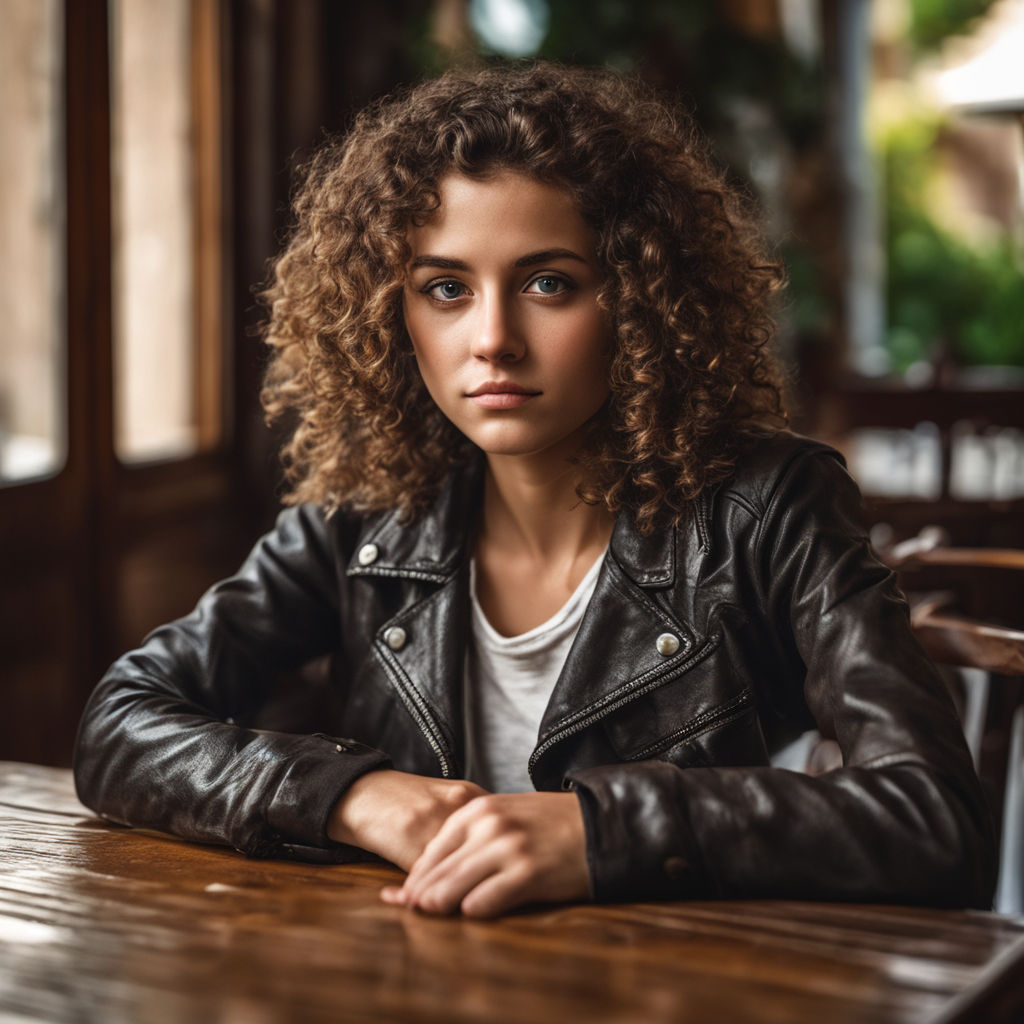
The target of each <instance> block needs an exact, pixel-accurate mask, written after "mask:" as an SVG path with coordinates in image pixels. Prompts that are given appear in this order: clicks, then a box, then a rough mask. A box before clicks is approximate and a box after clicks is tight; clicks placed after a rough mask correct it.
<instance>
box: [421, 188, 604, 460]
mask: <svg viewBox="0 0 1024 1024" xmlns="http://www.w3.org/2000/svg"><path fill="white" fill-rule="evenodd" d="M440 195H441V206H440V208H439V210H438V211H437V213H436V214H435V215H434V216H433V217H432V218H431V219H430V221H429V222H428V223H427V224H425V225H423V226H422V227H416V228H412V229H411V230H410V232H409V242H410V246H411V249H412V258H411V261H410V264H409V268H408V274H407V279H406V285H405V291H404V300H403V301H404V311H405V324H406V328H407V329H408V332H409V336H410V338H411V339H412V344H413V348H414V350H415V353H416V360H417V363H418V365H419V369H420V373H421V374H422V375H423V380H424V382H425V383H426V386H427V389H428V390H429V391H430V394H431V395H432V397H433V399H434V401H435V402H436V403H437V404H438V406H439V407H440V409H441V411H442V412H443V413H444V414H445V416H447V417H448V419H450V420H451V421H452V423H454V424H455V426H456V427H458V428H459V430H461V431H462V433H463V434H465V435H466V436H467V437H468V438H469V439H470V440H471V441H472V442H473V443H474V444H476V445H477V446H478V447H480V448H481V449H483V451H484V452H486V453H487V454H488V456H489V457H492V458H496V457H504V456H521V457H526V456H535V455H541V454H543V455H544V456H546V457H555V458H567V457H569V456H571V455H572V454H574V453H575V452H576V451H577V450H578V448H579V445H580V441H581V438H582V436H583V428H584V424H585V423H586V421H587V420H588V419H590V417H591V416H593V415H594V413H595V412H597V410H598V409H599V408H600V407H601V405H602V403H603V402H604V400H605V398H606V396H607V394H608V371H609V365H610V353H611V340H610V331H609V328H608V324H607V321H606V318H605V316H604V314H603V313H602V312H601V310H600V309H599V308H598V305H597V291H598V287H599V285H600V283H601V273H600V269H599V267H598V263H597V256H596V253H595V250H594V239H593V233H592V232H591V230H590V229H589V227H588V226H587V224H586V223H585V222H584V220H583V218H582V217H581V216H580V214H579V212H578V211H577V210H576V207H575V205H574V204H573V201H572V199H571V198H570V196H569V194H568V193H567V192H565V191H563V190H562V189H560V188H556V187H554V186H551V185H545V184H541V183H540V182H537V181H533V180H532V179H530V178H526V177H524V176H523V175H520V174H515V173H512V172H504V173H501V174H498V175H495V176H494V177H491V178H488V179H486V180H476V179H472V178H467V177H464V176H462V175H454V174H453V175H449V176H448V177H446V178H444V179H443V180H442V182H441V187H440Z"/></svg>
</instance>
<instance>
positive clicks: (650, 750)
mask: <svg viewBox="0 0 1024 1024" xmlns="http://www.w3.org/2000/svg"><path fill="white" fill-rule="evenodd" d="M753 703H754V694H753V692H752V691H751V690H744V691H743V692H742V693H741V694H740V695H739V696H738V697H736V698H735V699H734V700H731V701H729V703H728V704H723V705H722V706H721V707H719V708H715V709H714V710H712V711H707V712H705V713H704V714H703V715H698V716H697V717H696V718H695V719H694V720H693V721H692V722H690V723H689V724H688V725H687V726H686V727H685V728H683V729H677V730H676V731H675V732H674V733H672V734H671V735H669V736H663V737H662V738H661V739H660V740H658V741H657V742H656V743H649V744H648V745H647V746H646V747H643V748H641V749H640V750H638V751H636V752H635V753H633V754H630V755H629V758H628V759H629V760H630V761H643V760H644V759H645V758H648V757H651V756H652V755H654V754H658V753H661V751H663V750H667V749H668V748H669V747H674V746H675V745H676V744H677V743H681V742H682V741H683V740H687V739H692V738H693V737H694V736H699V735H700V734H701V733H704V732H707V731H708V730H709V729H713V728H714V727H715V726H718V725H725V724H726V723H727V722H731V721H732V720H733V719H734V718H739V717H740V715H742V714H743V713H744V712H745V711H746V710H747V709H748V708H749V707H751V706H752V705H753Z"/></svg>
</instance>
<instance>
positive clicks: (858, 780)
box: [75, 434, 995, 907]
mask: <svg viewBox="0 0 1024 1024" xmlns="http://www.w3.org/2000/svg"><path fill="white" fill-rule="evenodd" d="M478 486H479V483H478V481H476V480H474V479H473V478H472V476H471V475H470V476H467V477H466V478H460V479H457V480H456V481H455V482H454V483H453V484H452V485H451V486H450V487H449V488H448V489H447V490H446V491H445V492H444V493H443V494H442V496H441V497H440V498H439V499H438V500H437V502H436V503H435V505H434V507H433V508H432V509H431V511H430V512H429V513H428V514H426V515H425V516H424V517H421V518H420V519H418V520H417V521H416V522H415V523H414V524H412V525H409V526H403V525H402V524H401V523H400V522H399V519H398V517H397V516H396V515H393V514H381V515H376V516H372V517H368V518H367V519H365V520H359V519H357V518H352V517H346V516H344V515H341V514H339V515H336V516H334V517H332V518H330V519H326V520H325V517H324V515H323V514H322V512H321V511H320V510H319V509H318V508H317V507H314V506H305V507H300V508H297V509H290V510H288V511H285V512H284V513H283V514H282V515H281V517H280V519H279V521H278V524H277V527H276V529H275V530H274V531H273V532H271V533H270V534H268V535H267V536H266V537H264V538H263V539H262V540H261V541H260V542H259V543H258V544H257V545H256V547H255V549H254V551H253V553H252V555H251V556H250V557H249V559H248V560H247V562H246V563H245V565H244V566H243V568H242V569H241V570H240V571H239V573H238V575H236V576H235V577H233V578H231V579H229V580H226V581H225V582H223V583H220V584H218V585H217V586H215V587H213V588H212V589H211V590H210V591H209V592H208V593H207V594H206V595H205V596H204V597H203V598H202V600H201V601H200V602H199V605H198V606H197V608H196V610H195V611H194V612H193V613H192V614H191V615H189V616H188V617H186V618H184V619H181V620H179V621H177V622H174V623H172V624H170V625H168V626H165V627H163V628H161V629H158V630H157V631H156V632H154V633H153V634H152V635H151V636H150V637H149V638H148V639H147V640H146V641H145V643H144V644H143V646H142V647H140V648H139V649H138V650H135V651H133V652H131V653H129V654H127V655H125V656H124V657H123V658H121V659H120V660H119V661H117V662H116V663H115V664H114V665H113V667H112V668H111V669H110V671H109V672H108V674H107V675H106V676H105V677H104V679H103V681H102V682H101V683H100V685H99V686H98V687H97V689H96V691H95V692H94V694H93V696H92V699H91V701H90V703H89V705H88V707H87V709H86V712H85V715H84V719H83V722H82V726H81V730H80V734H79V738H78V744H77V749H76V754H75V778H76V782H77V785H78V791H79V795H80V797H81V799H82V800H83V801H84V802H85V803H86V804H87V805H89V806H90V807H92V808H93V809H95V810H96V811H97V812H99V813H100V814H101V815H104V816H105V817H107V818H109V819H112V820H114V821H117V822H121V823H125V824H131V825H136V826H145V827H149V828H158V829H163V830H168V831H171V832H174V833H177V834H178V835H181V836H185V837H188V838H190V839H196V840H202V841H209V842H218V843H229V844H231V845H233V846H235V847H237V848H238V849H239V850H242V851H244V852H245V853H247V854H250V855H253V856H293V857H303V858H309V859H323V860H342V859H346V858H351V857H352V856H356V855H358V854H357V852H356V851H353V850H352V849H351V848H346V847H343V846H338V845H337V844H333V843H331V841H330V840H329V839H328V838H327V836H326V832H325V829H326V822H327V817H328V814H329V811H330V809H331V808H332V806H333V805H334V803H335V802H336V801H337V799H338V798H339V796H340V795H341V794H342V793H343V791H344V790H345V788H346V787H347V786H348V785H350V784H351V783H352V782H353V781H354V780H355V779H356V778H357V777H359V776H360V775H361V774H363V773H364V772H367V771H370V770H372V769H375V768H378V767H381V766H386V765H389V764H392V765H394V766H395V767H397V768H401V769H403V770H405V771H411V772H418V773H420V774H424V775H435V776H438V775H439V776H448V777H453V778H454V777H459V776H460V773H461V772H462V765H463V763H464V728H463V702H462V692H461V691H462V681H463V661H464V652H465V648H466V643H467V631H468V621H469V616H468V605H469V599H468V561H467V560H468V557H469V553H470V549H471V539H472V527H473V522H472V510H473V509H475V508H477V507H478V498H477V495H476V493H474V488H476V487H478ZM859 508H860V499H859V494H858V492H857V489H856V487H855V485H854V484H853V482H852V481H851V480H850V478H849V476H848V475H847V474H846V472H845V470H844V468H843V466H842V463H841V460H840V458H839V457H838V456H837V454H836V453H835V452H833V451H832V450H831V449H828V448H826V447H824V446H822V445H819V444H816V443H814V442H810V441H807V440H805V439H802V438H797V437H794V436H793V435H788V434H782V435H779V436H777V437H775V438H773V439H770V440H766V441H764V442H760V443H758V445H757V446H756V447H755V448H754V449H753V450H752V451H751V452H750V453H749V455H748V456H747V457H746V458H745V459H744V460H742V462H741V464H740V467H739V469H738V470H737V472H736V474H735V476H734V478H733V479H732V480H731V481H730V482H728V483H727V484H725V485H723V486H721V487H719V488H718V489H717V490H716V491H715V492H714V493H713V494H710V495H708V496H707V498H705V499H704V500H703V501H702V502H701V503H700V505H699V507H697V508H696V510H695V512H694V514H693V515H692V516H691V517H690V519H689V521H688V523H687V524H686V525H684V526H682V527H680V528H678V529H676V530H672V531H662V532H659V533H656V534H655V535H653V536H648V537H644V536H641V535H640V534H639V533H638V532H637V531H636V530H635V529H634V528H633V527H632V525H631V523H630V520H629V518H628V517H627V516H624V515H623V516H620V517H619V520H618V522H617V524H616V527H615V531H614V534H613V537H612V542H611V547H610V550H609V554H608V556H607V557H606V559H605V563H604V565H603V566H602V568H601V572H600V577H599V579H598V582H597V588H596V591H595V593H594V596H593V599H592V600H591V602H590V605H589V606H588V608H587V611H586V615H585V617H584V620H583V624H582V626H581V627H580V631H579V633H578V635H577V637H576V640H575V642H574V644H573V647H572V650H571V652H570V654H569V657H568V660H567V662H566V664H565V667H564V669H563V671H562V673H561V676H560V678H559V680H558V682H557V684H556V686H555V689H554V693H553V694H552V697H551V700H550V703H549V705H548V708H547V711H546V712H545V714H544V719H543V722H542V724H541V728H540V734H539V737H538V741H537V746H536V748H535V750H534V752H533V755H532V757H531V759H530V765H529V769H530V775H531V777H532V779H533V781H534V783H535V785H536V787H537V788H538V789H542V790H551V789H558V788H560V787H571V788H573V789H574V790H575V791H576V793H577V794H578V796H579V799H580V802H581V806H582V810H583V815H584V821H585V826H586V834H587V847H588V851H587V852H588V861H589V865H590V872H591V882H592V889H593V893H594V895H595V897H596V898H599V899H611V898H633V899H636V898H680V897H709V896H714V897H719V896H722V897H740V896H743V897H793V898H802V899H829V900H863V901H898V902H915V903H931V904H942V905H976V906H986V907H987V906H989V904H990V900H991V894H992V887H993V880H994V874H995V858H994V852H993V851H994V843H993V840H992V836H991V832H990V825H989V821H988V816H987V813H986V811H985V807H984V803H983V799H982V796H981V793H980V790H979V786H978V782H977V779H976V777H975V774H974V771H973V769H972V766H971V762H970V758H969V756H968V753H967V750H966V747H965V744H964V740H963V737H962V733H961V730H960V726H959V724H958V721H957V717H956V714H955V711H954V708H953V706H952V703H951V701H950V699H949V697H948V695H947V692H946V690H945V687H944V685H943V683H942V682H941V680H940V679H939V678H938V676H937V674H936V672H935V669H934V668H933V667H932V665H931V664H930V663H929V662H928V661H927V660H926V658H925V656H924V655H923V654H922V652H921V650H920V648H919V647H918V645H917V643H916V642H915V641H914V639H913V637H912V636H911V633H910V630H909V626H908V617H907V608H906V604H905V602H904V600H903V598H902V597H901V595H900V594H899V592H898V591H897V589H896V587H895V585H894V582H893V578H892V575H891V574H890V572H889V571H888V570H887V569H886V568H884V567H883V566H882V565H881V564H880V563H879V562H878V561H876V559H875V558H874V557H873V556H872V554H871V552H870V550H869V548H868V545H867V542H866V540H865V538H864V535H863V533H862V530H861V527H860V525H859ZM396 629H398V630H400V632H396ZM664 635H667V636H669V637H674V638H675V642H673V641H671V640H670V641H665V640H663V641H662V642H661V643H660V644H659V637H663V636H664ZM328 654H330V655H332V656H333V658H332V664H333V672H332V675H331V694H332V696H333V698H335V700H334V705H333V710H332V711H321V712H320V715H319V717H316V718H307V719H306V720H304V721H303V720H301V719H300V720H299V724H300V726H301V728H302V730H303V731H289V732H282V731H267V730H261V729H254V728H252V725H253V723H256V722H258V721H259V719H258V714H259V709H260V708H261V707H262V706H264V705H265V704H266V703H267V701H268V700H270V699H271V698H272V697H274V696H275V694H276V695H277V696H278V697H279V696H280V694H281V692H282V688H285V691H286V696H287V695H288V692H287V691H288V688H289V687H290V688H291V689H292V691H294V692H295V693H297V694H298V693H301V689H296V688H301V687H302V686H304V685H305V684H304V683H303V682H302V677H301V676H296V675H295V674H294V673H292V674H288V673H289V670H294V669H296V668H297V667H298V666H300V665H302V664H304V663H307V662H309V661H310V660H311V659H315V658H318V657H320V656H323V655H328ZM815 726H816V727H817V729H818V730H819V731H820V732H821V734H822V735H823V736H825V737H831V738H834V739H835V740H837V741H838V744H839V747H840V748H841V750H842V753H843V761H844V763H843V766H842V767H841V768H838V769H836V770H834V771H831V772H827V773H825V774H823V775H819V776H816V777H812V776H810V775H806V774H802V773H798V772H793V771H785V770H782V769H779V768H773V767H771V766H770V765H769V757H770V755H771V754H772V753H773V751H775V750H777V749H778V748H780V747H781V746H782V745H784V744H785V743H786V742H787V741H789V740H791V739H792V738H793V737H795V736H796V735H798V734H799V733H800V732H801V731H803V730H805V729H807V728H813V727H815Z"/></svg>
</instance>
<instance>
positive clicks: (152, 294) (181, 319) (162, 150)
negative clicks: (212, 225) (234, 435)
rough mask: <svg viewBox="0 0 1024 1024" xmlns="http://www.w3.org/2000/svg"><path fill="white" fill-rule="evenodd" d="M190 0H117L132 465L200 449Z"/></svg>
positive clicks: (118, 347) (121, 302)
mask: <svg viewBox="0 0 1024 1024" xmlns="http://www.w3.org/2000/svg"><path fill="white" fill-rule="evenodd" d="M191 6H192V5H191V4H190V3H188V2H187V0H114V2H113V3H112V4H111V7H110V13H111V44H112V47H111V77H112V82H111V103H112V118H113V154H112V156H113V176H114V195H113V209H114V366H115V409H114V413H115V445H116V449H117V454H118V456H119V457H120V458H121V459H122V460H124V461H129V462H133V461H141V460H151V459H159V458H168V457H173V456H180V455H187V454H191V453H192V452H194V451H195V450H196V448H197V424H196V367H195V345H194V337H195V332H194V309H195V296H194V294H193V291H194V263H193V256H194V245H193V241H194V239H193V210H194V207H195V204H194V181H193V166H194V163H193V149H192V102H191V55H190V36H191V18H190V12H191Z"/></svg>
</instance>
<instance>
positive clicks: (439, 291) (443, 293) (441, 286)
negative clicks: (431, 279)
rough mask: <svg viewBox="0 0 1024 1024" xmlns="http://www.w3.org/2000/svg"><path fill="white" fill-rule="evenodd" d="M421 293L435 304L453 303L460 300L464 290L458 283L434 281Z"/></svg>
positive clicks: (463, 286)
mask: <svg viewBox="0 0 1024 1024" xmlns="http://www.w3.org/2000/svg"><path fill="white" fill-rule="evenodd" d="M423 291H424V292H425V293H426V294H427V295H429V296H430V297H431V298H432V299H434V300H435V301H437V302H453V301H454V300H455V299H461V298H462V296H463V295H464V294H465V292H466V288H465V285H462V284H460V283H459V282H458V281H436V282H435V283H434V284H428V285H427V287H426V288H424V289H423Z"/></svg>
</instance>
